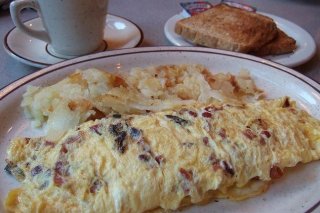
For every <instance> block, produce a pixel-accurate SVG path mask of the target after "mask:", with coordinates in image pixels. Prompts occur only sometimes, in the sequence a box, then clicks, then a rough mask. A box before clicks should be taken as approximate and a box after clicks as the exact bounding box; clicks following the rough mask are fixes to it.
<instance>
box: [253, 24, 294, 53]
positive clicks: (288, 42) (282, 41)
mask: <svg viewBox="0 0 320 213" xmlns="http://www.w3.org/2000/svg"><path fill="white" fill-rule="evenodd" d="M296 48H297V45H296V41H295V40H294V39H293V38H291V37H290V36H288V35H287V34H286V33H285V32H283V31H282V30H280V29H278V35H277V36H276V38H275V39H273V40H272V41H270V42H269V43H267V44H266V45H264V46H262V47H261V48H260V49H259V50H257V51H255V52H252V54H253V55H257V56H266V55H280V54H285V53H291V52H293V51H294V50H295V49H296Z"/></svg>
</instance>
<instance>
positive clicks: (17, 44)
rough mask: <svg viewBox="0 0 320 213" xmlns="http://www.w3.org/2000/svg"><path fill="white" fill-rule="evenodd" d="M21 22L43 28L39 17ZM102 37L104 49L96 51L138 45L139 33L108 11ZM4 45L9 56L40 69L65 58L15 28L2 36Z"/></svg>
mask: <svg viewBox="0 0 320 213" xmlns="http://www.w3.org/2000/svg"><path fill="white" fill-rule="evenodd" d="M25 25H27V26H28V27H29V28H31V29H35V30H41V29H43V25H42V22H41V19H40V18H34V19H31V20H29V21H26V22H25ZM104 39H105V41H106V42H107V48H106V49H105V48H102V49H101V50H100V51H105V50H114V49H124V48H132V47H136V46H139V45H140V43H141V42H142V39H143V33H142V30H141V29H140V28H139V27H138V26H137V25H136V24H134V23H133V22H131V21H129V20H127V19H125V18H122V17H119V16H115V15H110V14H108V15H107V18H106V27H105V29H104ZM4 48H5V50H6V51H7V53H8V54H9V55H10V56H12V57H13V58H15V59H17V60H18V61H20V62H22V63H25V64H28V65H31V66H34V67H40V68H43V67H47V66H49V65H52V64H55V63H58V62H61V61H64V60H66V58H63V57H58V56H55V55H52V54H51V53H50V52H49V51H48V44H47V43H46V42H44V41H41V40H39V39H36V38H33V37H31V36H28V35H27V34H25V33H22V32H21V31H20V30H19V29H18V28H16V27H14V28H13V29H12V30H10V31H9V32H8V33H7V35H6V36H5V37H4Z"/></svg>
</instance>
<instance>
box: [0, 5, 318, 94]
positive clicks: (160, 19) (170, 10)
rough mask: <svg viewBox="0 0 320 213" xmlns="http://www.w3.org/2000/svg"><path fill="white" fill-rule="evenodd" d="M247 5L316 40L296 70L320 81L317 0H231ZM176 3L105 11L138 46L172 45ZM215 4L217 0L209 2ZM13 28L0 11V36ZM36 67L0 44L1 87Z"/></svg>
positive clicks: (25, 14) (30, 13) (28, 12)
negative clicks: (133, 31) (167, 29)
mask: <svg viewBox="0 0 320 213" xmlns="http://www.w3.org/2000/svg"><path fill="white" fill-rule="evenodd" d="M233 1H235V2H239V3H244V4H249V5H252V6H254V7H256V8H257V9H258V10H259V11H262V12H266V13H270V14H274V15H276V16H280V17H283V18H285V19H287V20H289V21H291V22H294V23H296V24H298V25H299V26H301V27H303V28H304V29H305V30H306V31H308V32H309V33H310V34H311V36H312V37H313V38H314V40H315V41H316V45H317V52H316V54H315V56H314V57H313V58H312V59H311V60H310V61H308V62H306V63H305V64H303V65H300V66H298V67H294V69H295V70H297V71H299V72H300V73H302V74H304V75H306V76H308V77H310V78H312V79H314V80H315V81H317V82H320V60H319V59H320V1H318V0H308V1H305V0H268V1H262V0H260V1H254V0H246V1H244V0H233ZM179 2H182V1H173V0H171V1H170V0H167V1H166V0H139V1H135V0H110V1H109V8H108V11H109V13H111V14H114V15H118V16H121V17H124V18H127V19H129V20H131V21H132V22H134V23H136V24H137V25H138V26H139V27H140V28H141V29H142V31H143V34H144V40H143V42H142V44H141V45H140V46H141V47H150V46H171V45H172V44H171V43H170V42H169V41H168V40H167V39H166V37H165V35H164V31H163V27H164V24H165V22H166V21H167V20H168V19H169V18H170V17H172V16H173V15H175V14H177V13H179V12H181V7H180V6H179ZM210 2H211V3H218V2H219V1H210ZM36 16H37V14H36V12H34V11H33V10H24V11H22V14H21V17H22V19H23V20H28V19H30V18H33V17H36ZM13 27H14V24H13V22H12V20H11V17H10V13H9V10H3V9H2V10H0V37H1V38H2V40H3V38H4V37H5V35H6V33H7V32H8V31H9V30H10V29H12V28H13ZM37 70H39V68H35V67H31V66H28V65H25V64H23V63H21V62H19V61H17V60H15V59H13V58H12V57H11V56H9V55H8V54H7V53H6V52H5V50H4V48H3V45H1V48H0V88H2V87H4V86H6V85H8V84H10V83H11V82H13V81H15V80H17V79H19V78H21V77H23V76H25V75H28V74H31V73H33V72H35V71H37Z"/></svg>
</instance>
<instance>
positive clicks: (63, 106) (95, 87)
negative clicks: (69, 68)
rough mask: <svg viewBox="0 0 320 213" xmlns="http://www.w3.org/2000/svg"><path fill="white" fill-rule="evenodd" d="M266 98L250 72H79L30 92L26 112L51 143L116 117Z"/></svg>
mask: <svg viewBox="0 0 320 213" xmlns="http://www.w3.org/2000/svg"><path fill="white" fill-rule="evenodd" d="M262 95H263V92H262V90H260V89H258V88H257V87H256V85H255V83H254V81H253V80H252V78H251V77H250V75H249V73H248V72H246V71H241V72H240V73H239V75H237V76H235V75H231V74H223V73H217V74H212V72H210V71H209V70H207V68H205V67H204V66H202V65H198V64H196V65H193V64H192V65H189V64H187V65H163V66H151V67H146V68H133V69H132V70H131V71H130V72H123V73H117V75H114V74H110V73H108V72H103V71H100V70H97V69H88V70H84V71H81V70H77V71H76V72H75V73H73V74H71V75H70V76H68V77H67V78H65V79H63V80H61V81H60V82H58V83H56V84H54V85H52V86H48V87H43V88H42V87H34V86H30V87H29V88H28V89H27V92H26V93H25V94H24V95H23V101H22V104H21V106H22V107H23V108H24V111H25V114H26V115H27V116H28V118H30V119H32V120H33V125H34V126H35V127H41V126H46V129H47V137H48V139H50V140H56V139H58V138H60V137H61V136H63V134H64V133H65V132H66V130H68V129H70V128H73V127H75V126H76V125H78V124H80V123H82V122H84V121H86V120H88V119H95V118H99V116H100V117H101V116H106V115H107V114H109V113H111V112H119V113H126V114H141V113H149V112H154V111H162V110H167V109H174V108H176V107H181V106H183V105H188V104H192V103H194V102H207V101H210V100H211V99H219V100H223V101H230V102H233V103H240V104H241V103H243V102H248V101H250V99H258V98H261V97H262ZM45 124H46V125H45Z"/></svg>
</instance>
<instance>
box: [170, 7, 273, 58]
mask: <svg viewBox="0 0 320 213" xmlns="http://www.w3.org/2000/svg"><path fill="white" fill-rule="evenodd" d="M175 32H176V33H177V34H179V35H181V36H182V37H183V38H185V39H187V40H189V41H191V42H193V43H195V44H198V45H202V46H206V47H212V48H217V49H224V50H230V51H235V52H244V53H248V52H252V51H255V50H258V49H259V48H260V47H262V46H263V45H265V44H267V43H269V42H270V41H271V40H273V39H274V38H275V37H276V35H277V26H276V24H275V23H274V22H273V20H272V19H271V18H269V17H266V16H263V15H260V14H257V13H252V12H248V11H245V10H242V9H239V8H235V7H231V6H228V5H225V4H219V5H217V6H214V7H213V8H211V9H209V10H207V11H205V12H202V13H199V14H197V15H194V16H192V17H189V18H185V19H182V20H180V21H178V22H177V23H176V25H175Z"/></svg>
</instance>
